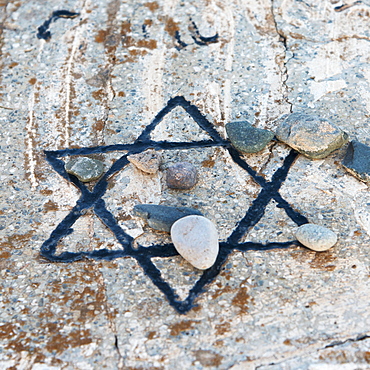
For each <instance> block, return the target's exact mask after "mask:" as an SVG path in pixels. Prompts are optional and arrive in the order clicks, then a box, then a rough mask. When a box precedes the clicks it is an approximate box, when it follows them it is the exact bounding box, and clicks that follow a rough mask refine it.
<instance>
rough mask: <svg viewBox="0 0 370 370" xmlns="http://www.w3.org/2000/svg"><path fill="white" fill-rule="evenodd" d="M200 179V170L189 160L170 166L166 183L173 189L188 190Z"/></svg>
mask: <svg viewBox="0 0 370 370" xmlns="http://www.w3.org/2000/svg"><path fill="white" fill-rule="evenodd" d="M197 181H198V171H197V169H196V168H195V166H193V165H192V164H191V163H189V162H179V163H176V164H174V165H172V166H171V167H169V168H168V170H167V173H166V183H167V186H168V187H169V188H171V189H180V190H187V189H191V188H192V187H194V186H195V184H196V183H197Z"/></svg>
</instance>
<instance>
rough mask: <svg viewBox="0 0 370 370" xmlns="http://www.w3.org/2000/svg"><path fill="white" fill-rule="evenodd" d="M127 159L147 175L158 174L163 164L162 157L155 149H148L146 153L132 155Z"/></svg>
mask: <svg viewBox="0 0 370 370" xmlns="http://www.w3.org/2000/svg"><path fill="white" fill-rule="evenodd" d="M127 159H128V160H129V161H130V162H131V163H132V164H133V165H134V166H135V167H137V168H138V169H140V170H141V171H143V172H146V173H151V174H153V173H156V172H158V169H159V165H160V164H161V156H160V155H159V153H158V152H157V151H155V150H154V149H148V150H146V151H145V152H142V153H137V154H131V155H129V156H127Z"/></svg>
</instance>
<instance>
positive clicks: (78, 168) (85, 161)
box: [65, 157, 104, 182]
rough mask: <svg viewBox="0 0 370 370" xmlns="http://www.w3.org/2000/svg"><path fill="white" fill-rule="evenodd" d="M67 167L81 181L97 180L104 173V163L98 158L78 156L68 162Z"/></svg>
mask: <svg viewBox="0 0 370 370" xmlns="http://www.w3.org/2000/svg"><path fill="white" fill-rule="evenodd" d="M65 169H66V171H67V172H68V173H70V174H71V175H74V176H76V177H77V178H78V179H79V180H80V181H82V182H90V181H94V180H97V179H98V178H99V177H100V176H101V175H102V174H103V172H104V164H103V162H101V161H99V160H97V159H92V158H89V157H77V158H73V159H72V160H70V161H69V162H68V163H66V165H65Z"/></svg>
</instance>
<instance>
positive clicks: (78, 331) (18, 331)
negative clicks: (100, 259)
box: [0, 263, 116, 356]
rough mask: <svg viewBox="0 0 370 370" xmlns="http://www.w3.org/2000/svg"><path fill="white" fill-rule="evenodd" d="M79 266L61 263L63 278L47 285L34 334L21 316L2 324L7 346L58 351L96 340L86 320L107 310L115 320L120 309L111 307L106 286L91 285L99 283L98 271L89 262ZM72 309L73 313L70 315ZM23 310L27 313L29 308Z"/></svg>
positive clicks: (0, 332)
mask: <svg viewBox="0 0 370 370" xmlns="http://www.w3.org/2000/svg"><path fill="white" fill-rule="evenodd" d="M76 266H77V265H74V266H70V267H65V268H63V267H61V270H62V271H61V274H60V275H59V276H61V277H62V278H60V277H58V278H57V279H55V280H54V281H51V282H50V283H49V284H48V285H47V288H46V290H45V294H44V295H43V298H44V300H45V302H44V303H43V305H42V309H40V310H37V311H36V312H35V313H33V315H36V318H37V322H38V326H37V328H35V329H34V331H35V333H34V334H33V335H30V332H29V330H30V329H25V328H26V326H27V325H28V324H29V323H28V322H26V321H24V320H21V319H18V320H17V322H12V323H7V324H5V325H1V326H0V338H1V339H2V340H3V341H4V342H5V343H6V347H5V349H6V350H13V351H15V352H17V353H20V352H21V351H27V352H32V353H33V354H35V355H37V356H39V355H40V356H44V355H45V353H44V352H45V349H46V350H47V351H48V352H49V353H51V354H53V355H55V354H58V353H62V352H64V351H65V350H67V349H69V348H78V347H80V346H83V345H87V344H90V343H92V342H93V337H92V334H91V331H90V329H87V328H86V327H85V324H87V323H91V322H92V321H93V320H95V319H96V317H97V316H99V315H101V314H105V315H106V316H107V319H108V320H109V321H110V322H112V321H111V320H113V318H114V315H116V312H115V311H111V310H110V309H107V302H106V297H105V290H104V289H100V288H99V285H97V287H96V288H93V287H91V284H92V283H94V285H96V284H97V280H98V279H99V276H98V274H97V272H96V271H95V269H94V268H91V267H92V266H91V264H89V263H83V264H79V265H78V267H76ZM35 288H36V287H35ZM58 308H62V309H61V310H59V309H58ZM68 312H69V313H72V314H69V315H67V313H68ZM19 314H22V312H20V313H19ZM23 314H25V315H27V312H26V311H25V312H23ZM40 337H43V338H44V339H43V343H45V344H44V345H43V346H42V348H43V349H42V348H41V349H40V348H38V347H37V346H35V342H37V341H38V340H39V338H40ZM95 341H96V340H95ZM41 351H42V353H41Z"/></svg>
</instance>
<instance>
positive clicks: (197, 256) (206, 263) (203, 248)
mask: <svg viewBox="0 0 370 370" xmlns="http://www.w3.org/2000/svg"><path fill="white" fill-rule="evenodd" d="M171 238H172V242H173V244H174V246H175V248H176V250H177V251H178V252H179V254H180V255H181V256H182V257H183V258H185V259H186V260H187V261H188V262H189V263H191V264H192V265H193V266H194V267H196V268H197V269H200V270H206V269H208V268H210V267H211V266H213V264H214V263H215V261H216V258H217V255H218V249H219V246H218V232H217V229H216V226H215V225H214V224H213V223H212V222H211V221H210V220H208V218H205V217H203V216H197V215H191V216H186V217H183V218H180V219H179V220H177V221H176V222H175V223H174V224H173V225H172V227H171Z"/></svg>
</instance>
